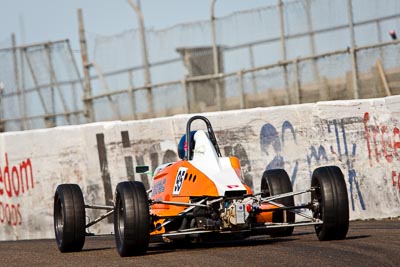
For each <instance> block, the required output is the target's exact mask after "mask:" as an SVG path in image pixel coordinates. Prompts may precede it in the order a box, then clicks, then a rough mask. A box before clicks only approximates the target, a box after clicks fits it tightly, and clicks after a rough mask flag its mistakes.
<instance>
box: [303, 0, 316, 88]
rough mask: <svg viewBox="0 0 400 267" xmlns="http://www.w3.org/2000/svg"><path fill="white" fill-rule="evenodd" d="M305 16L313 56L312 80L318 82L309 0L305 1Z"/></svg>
mask: <svg viewBox="0 0 400 267" xmlns="http://www.w3.org/2000/svg"><path fill="white" fill-rule="evenodd" d="M306 16H307V28H308V33H309V36H310V48H311V55H312V56H313V57H314V58H313V60H312V69H313V75H314V80H316V81H317V82H319V73H318V68H317V62H316V60H315V55H316V54H317V53H316V49H315V38H314V29H313V25H312V17H311V0H307V1H306Z"/></svg>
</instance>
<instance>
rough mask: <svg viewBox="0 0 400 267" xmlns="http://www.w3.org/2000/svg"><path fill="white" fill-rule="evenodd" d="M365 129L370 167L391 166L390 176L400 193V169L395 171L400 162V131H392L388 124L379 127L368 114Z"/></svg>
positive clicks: (365, 115)
mask: <svg viewBox="0 0 400 267" xmlns="http://www.w3.org/2000/svg"><path fill="white" fill-rule="evenodd" d="M364 129H365V141H366V144H367V150H368V159H369V165H370V166H371V167H373V166H374V165H378V164H380V163H381V162H386V163H387V164H389V165H390V166H391V167H392V170H390V172H389V174H388V175H389V176H391V177H390V180H391V181H392V185H393V187H394V188H397V190H399V191H400V169H393V168H394V163H396V162H397V163H398V162H400V154H399V152H400V129H399V128H398V127H394V128H393V130H391V129H390V128H389V126H388V125H386V124H383V125H379V123H377V122H375V121H374V120H373V118H371V116H370V115H369V113H368V112H366V113H365V114H364Z"/></svg>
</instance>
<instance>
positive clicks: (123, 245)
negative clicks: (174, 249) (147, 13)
mask: <svg viewBox="0 0 400 267" xmlns="http://www.w3.org/2000/svg"><path fill="white" fill-rule="evenodd" d="M114 205H115V206H114V233H115V234H114V235H115V243H116V246H117V250H118V253H119V255H120V256H121V257H126V256H134V255H143V254H145V253H146V251H147V248H148V245H149V239H150V213H149V202H148V198H147V193H146V189H145V188H144V185H143V183H141V182H136V181H134V182H132V181H125V182H121V183H119V184H118V185H117V189H116V195H115V203H114Z"/></svg>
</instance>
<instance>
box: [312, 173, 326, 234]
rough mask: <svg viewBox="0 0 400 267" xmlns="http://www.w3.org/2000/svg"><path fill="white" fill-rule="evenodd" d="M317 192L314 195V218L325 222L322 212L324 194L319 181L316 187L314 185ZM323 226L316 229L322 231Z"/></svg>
mask: <svg viewBox="0 0 400 267" xmlns="http://www.w3.org/2000/svg"><path fill="white" fill-rule="evenodd" d="M313 187H314V188H315V191H314V192H313V194H312V201H311V203H312V207H313V217H314V218H315V219H319V220H322V221H323V218H322V217H323V215H322V214H323V212H322V207H323V205H322V194H321V187H320V184H319V182H318V181H316V183H315V185H313ZM321 227H322V226H321V225H315V229H317V230H318V229H320V228H321Z"/></svg>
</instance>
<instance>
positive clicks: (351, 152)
mask: <svg viewBox="0 0 400 267" xmlns="http://www.w3.org/2000/svg"><path fill="white" fill-rule="evenodd" d="M357 122H359V119H357V118H349V119H341V120H328V121H323V122H321V124H320V125H322V126H323V125H325V126H326V127H321V128H320V129H319V130H320V131H325V132H320V133H319V134H321V135H325V136H327V140H333V141H334V143H333V144H325V143H323V144H317V145H310V146H309V149H308V150H307V151H305V155H303V156H302V155H298V156H297V157H296V159H294V162H292V165H293V169H292V170H291V172H290V173H289V177H290V178H291V182H292V184H295V182H296V177H297V172H298V169H299V162H301V161H302V159H304V158H305V160H306V162H307V165H308V166H307V167H308V170H309V175H310V179H311V176H312V172H313V169H312V167H313V166H314V165H313V163H314V161H315V163H316V164H317V165H319V164H323V163H324V162H325V163H326V164H328V163H329V162H330V161H333V160H335V158H337V159H338V160H339V161H340V162H344V163H345V167H346V168H345V169H347V170H348V174H347V177H348V182H349V185H350V188H349V191H350V200H351V206H352V209H353V210H355V199H357V200H358V201H359V205H360V207H361V209H362V210H365V204H364V199H363V196H362V193H361V190H360V186H359V181H358V177H357V174H356V171H355V169H354V167H353V162H354V158H355V156H356V151H357V145H356V144H355V143H352V144H350V143H349V142H348V140H347V139H348V138H347V133H346V127H345V125H346V124H353V123H357ZM278 129H281V132H280V133H279V132H278V130H277V127H275V126H274V125H272V124H271V123H266V124H264V125H263V126H262V127H261V131H260V148H261V151H262V152H263V153H264V154H266V155H267V156H269V158H271V157H272V160H270V161H269V162H267V163H266V167H265V169H266V170H270V169H286V170H287V166H285V163H286V165H287V163H288V161H289V160H288V159H285V155H284V153H283V152H284V149H285V146H288V149H289V150H290V148H291V147H292V146H297V139H298V137H297V135H296V131H295V129H294V127H293V124H292V123H291V122H290V121H284V122H283V123H282V125H281V126H280V127H279V128H278ZM332 135H333V136H332ZM329 136H331V137H329ZM328 137H329V138H328ZM288 140H292V142H290V143H289V142H288ZM292 149H294V148H292ZM270 154H272V155H270ZM292 161H293V159H292Z"/></svg>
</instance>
